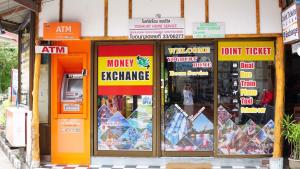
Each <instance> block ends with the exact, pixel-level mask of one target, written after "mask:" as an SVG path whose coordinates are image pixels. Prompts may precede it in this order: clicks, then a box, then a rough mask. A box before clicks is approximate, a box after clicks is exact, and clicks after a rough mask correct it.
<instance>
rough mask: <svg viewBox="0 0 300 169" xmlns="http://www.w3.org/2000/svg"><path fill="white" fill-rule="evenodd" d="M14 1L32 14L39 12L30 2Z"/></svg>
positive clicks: (30, 0) (28, 0)
mask: <svg viewBox="0 0 300 169" xmlns="http://www.w3.org/2000/svg"><path fill="white" fill-rule="evenodd" d="M14 1H15V2H16V3H18V4H20V5H22V6H23V7H25V8H27V9H29V10H31V11H33V12H40V11H38V6H37V4H36V3H35V2H33V1H32V0H14Z"/></svg>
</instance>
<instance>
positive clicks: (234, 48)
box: [218, 41, 275, 61]
mask: <svg viewBox="0 0 300 169" xmlns="http://www.w3.org/2000/svg"><path fill="white" fill-rule="evenodd" d="M274 56H275V49H274V42H273V41H234V42H232V41H221V42H219V43H218V60H219V61H274Z"/></svg>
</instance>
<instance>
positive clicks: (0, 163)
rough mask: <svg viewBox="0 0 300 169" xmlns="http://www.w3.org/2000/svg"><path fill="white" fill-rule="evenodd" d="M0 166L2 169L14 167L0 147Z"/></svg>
mask: <svg viewBox="0 0 300 169" xmlns="http://www.w3.org/2000/svg"><path fill="white" fill-rule="evenodd" d="M0 168H3V169H14V167H13V166H12V164H11V163H10V162H9V160H8V158H7V157H6V155H5V154H4V153H3V151H2V149H1V148H0Z"/></svg>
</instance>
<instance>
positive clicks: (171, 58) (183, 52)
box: [161, 42, 215, 156]
mask: <svg viewBox="0 0 300 169" xmlns="http://www.w3.org/2000/svg"><path fill="white" fill-rule="evenodd" d="M161 49H162V55H161V56H162V57H161V61H162V64H161V69H162V70H161V81H162V86H161V93H162V100H161V105H162V113H161V148H162V155H163V156H201V155H202V156H212V155H213V151H214V137H213V136H214V94H215V92H214V65H215V64H214V55H215V46H214V43H195V42H191V43H182V42H179V43H174V42H172V43H171V42H166V43H163V44H162V47H161ZM178 152H180V153H178Z"/></svg>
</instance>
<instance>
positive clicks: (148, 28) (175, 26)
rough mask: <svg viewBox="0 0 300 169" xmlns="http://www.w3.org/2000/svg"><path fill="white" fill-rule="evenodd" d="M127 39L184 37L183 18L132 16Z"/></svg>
mask: <svg viewBox="0 0 300 169" xmlns="http://www.w3.org/2000/svg"><path fill="white" fill-rule="evenodd" d="M129 39H184V18H133V19H130V20H129Z"/></svg>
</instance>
